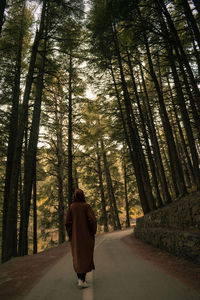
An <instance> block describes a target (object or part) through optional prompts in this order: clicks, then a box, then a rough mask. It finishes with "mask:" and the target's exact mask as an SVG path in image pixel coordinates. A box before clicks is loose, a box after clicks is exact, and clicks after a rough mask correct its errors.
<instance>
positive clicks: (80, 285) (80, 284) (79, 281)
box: [78, 279, 83, 288]
mask: <svg viewBox="0 0 200 300" xmlns="http://www.w3.org/2000/svg"><path fill="white" fill-rule="evenodd" d="M82 285H83V281H82V280H81V279H78V287H79V288H82Z"/></svg>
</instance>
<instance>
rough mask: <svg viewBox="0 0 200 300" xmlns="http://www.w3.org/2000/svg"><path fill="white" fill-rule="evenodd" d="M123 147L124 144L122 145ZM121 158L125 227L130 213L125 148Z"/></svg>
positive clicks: (128, 222) (127, 225)
mask: <svg viewBox="0 0 200 300" xmlns="http://www.w3.org/2000/svg"><path fill="white" fill-rule="evenodd" d="M123 148H125V147H124V145H123ZM123 152H124V153H123V154H122V155H123V160H122V168H123V171H124V198H125V208H126V228H129V227H130V215H129V202H128V191H127V166H126V161H125V149H124V151H123Z"/></svg>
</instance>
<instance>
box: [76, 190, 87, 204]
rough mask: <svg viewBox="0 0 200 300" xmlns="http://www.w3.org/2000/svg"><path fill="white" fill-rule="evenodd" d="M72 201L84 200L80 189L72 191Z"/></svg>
mask: <svg viewBox="0 0 200 300" xmlns="http://www.w3.org/2000/svg"><path fill="white" fill-rule="evenodd" d="M74 202H85V195H84V192H83V191H82V190H81V189H77V190H75V192H74Z"/></svg>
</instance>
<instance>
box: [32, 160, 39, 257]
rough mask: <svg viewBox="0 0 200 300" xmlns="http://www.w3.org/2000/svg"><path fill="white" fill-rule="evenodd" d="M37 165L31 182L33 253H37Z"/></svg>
mask: <svg viewBox="0 0 200 300" xmlns="http://www.w3.org/2000/svg"><path fill="white" fill-rule="evenodd" d="M36 165H37V163H36V161H35V169H34V180H33V253H34V254H35V253H37V249H38V247H37V167H36Z"/></svg>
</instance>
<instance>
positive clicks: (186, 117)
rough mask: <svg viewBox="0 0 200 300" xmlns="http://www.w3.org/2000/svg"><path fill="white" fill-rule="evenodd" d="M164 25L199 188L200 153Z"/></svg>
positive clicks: (163, 25) (164, 28) (167, 47)
mask: <svg viewBox="0 0 200 300" xmlns="http://www.w3.org/2000/svg"><path fill="white" fill-rule="evenodd" d="M162 27H163V31H164V32H165V36H166V40H167V45H166V49H167V52H168V59H169V62H170V65H171V69H172V75H173V79H174V83H175V88H176V93H177V100H178V104H179V108H180V111H181V115H182V120H183V123H184V127H185V130H186V134H187V139H188V145H189V147H190V152H191V156H192V161H193V173H194V175H195V184H196V186H197V189H199V188H200V170H199V163H198V162H199V157H198V153H197V150H196V146H195V140H194V136H193V132H192V128H191V124H190V118H189V115H188V111H187V108H186V104H185V99H184V94H183V91H182V87H181V83H180V80H179V76H178V72H177V70H176V65H175V62H174V56H173V52H172V47H171V43H170V41H169V40H168V36H169V33H168V31H167V28H166V26H165V24H164V21H163V22H162ZM180 65H181V64H180ZM181 68H182V66H181ZM172 97H173V96H172Z"/></svg>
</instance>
